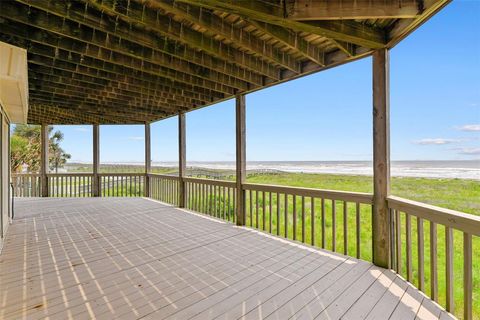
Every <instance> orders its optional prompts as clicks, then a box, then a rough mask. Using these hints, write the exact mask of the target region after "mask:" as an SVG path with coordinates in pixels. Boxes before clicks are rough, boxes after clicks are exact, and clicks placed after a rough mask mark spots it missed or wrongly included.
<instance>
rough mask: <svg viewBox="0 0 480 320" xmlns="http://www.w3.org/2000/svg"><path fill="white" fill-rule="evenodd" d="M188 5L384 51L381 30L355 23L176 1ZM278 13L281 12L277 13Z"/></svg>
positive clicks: (249, 5)
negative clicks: (301, 18) (303, 18)
mask: <svg viewBox="0 0 480 320" xmlns="http://www.w3.org/2000/svg"><path fill="white" fill-rule="evenodd" d="M176 1H178V2H184V3H188V4H191V5H196V6H201V7H205V8H208V9H211V10H220V11H225V12H229V13H232V14H236V15H239V16H242V17H244V18H246V19H253V20H257V21H261V22H265V23H269V24H274V25H277V26H280V27H284V28H289V29H292V30H293V31H296V32H309V33H313V34H316V35H320V36H322V37H325V38H328V39H333V40H340V41H344V42H349V43H353V44H356V45H358V46H363V47H366V48H371V49H379V48H383V47H385V44H386V39H385V34H384V32H383V31H382V30H378V29H374V28H372V27H370V26H367V25H364V24H360V23H357V22H354V21H308V22H300V21H295V20H290V19H287V18H285V17H284V13H283V11H281V10H280V9H278V8H277V7H275V6H272V5H269V4H267V3H265V2H264V1H234V0H224V1H216V0H176ZM279 10H280V11H279Z"/></svg>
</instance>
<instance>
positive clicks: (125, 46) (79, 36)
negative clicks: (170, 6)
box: [0, 1, 263, 87]
mask: <svg viewBox="0 0 480 320" xmlns="http://www.w3.org/2000/svg"><path fill="white" fill-rule="evenodd" d="M26 3H29V2H28V1H26ZM35 3H36V2H35ZM58 6H66V4H65V3H64V2H63V1H60V2H56V8H57V7H58ZM0 7H1V8H2V10H1V11H0V15H1V16H3V17H4V18H6V19H15V20H16V21H17V22H20V23H23V24H25V25H29V26H30V27H31V29H32V28H36V29H41V30H44V31H48V32H49V33H53V34H56V35H60V36H62V37H65V38H66V39H60V40H61V42H60V43H58V44H55V43H52V41H55V40H58V39H57V37H55V38H53V39H49V37H47V35H45V34H43V33H41V34H39V35H34V34H32V39H39V40H41V39H43V41H45V42H47V43H50V44H52V45H57V46H61V45H69V46H70V47H71V48H72V50H73V48H76V49H77V50H91V52H98V51H100V48H102V49H103V50H110V51H115V52H117V53H118V54H122V55H127V56H129V57H131V58H135V59H137V60H145V61H149V62H150V63H155V64H158V65H161V66H164V67H167V68H172V69H175V70H178V71H181V72H184V73H187V74H190V75H193V76H204V77H206V78H208V79H209V80H211V81H221V82H222V83H230V82H233V83H235V82H239V83H240V84H237V85H239V86H240V87H241V84H242V83H243V82H249V83H250V82H251V83H254V84H256V85H261V84H262V83H263V76H261V75H259V74H256V73H254V72H248V71H246V70H242V69H241V68H238V67H235V66H232V64H228V63H225V62H224V61H219V60H218V59H213V58H210V57H206V56H205V54H203V53H198V52H193V51H192V50H186V48H182V47H181V46H179V44H178V43H176V42H174V41H170V40H168V39H166V38H164V37H158V36H155V35H152V34H150V33H145V32H144V33H143V34H142V35H141V36H138V37H136V38H135V39H133V37H132V35H131V33H130V34H129V33H128V32H129V31H131V30H129V29H128V28H127V27H126V26H123V27H121V26H119V27H116V28H115V29H114V30H113V29H112V28H109V27H108V25H109V23H110V24H112V23H113V24H115V23H117V22H116V21H114V20H112V19H110V20H107V19H106V18H101V19H100V18H96V19H94V18H93V17H92V18H91V19H88V20H86V19H82V18H81V17H80V16H79V15H80V14H79V13H75V11H73V10H68V9H65V8H63V9H64V10H68V11H67V12H69V17H72V18H71V20H70V19H64V18H62V17H61V16H60V15H55V14H48V13H47V12H45V11H42V10H41V9H36V8H35V7H33V8H30V7H27V6H22V7H17V6H15V5H14V4H8V3H3V2H0ZM55 12H56V13H57V14H60V12H63V11H62V10H59V9H57V10H56V11H55ZM79 24H80V25H79ZM6 27H8V25H7V26H6ZM16 31H17V33H19V32H22V31H23V30H22V29H18V28H17V30H16ZM29 31H32V30H29ZM23 32H25V31H23ZM74 40H76V41H74ZM85 54H86V52H85ZM230 78H231V80H229V79H230Z"/></svg>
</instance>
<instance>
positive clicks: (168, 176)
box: [148, 173, 180, 180]
mask: <svg viewBox="0 0 480 320" xmlns="http://www.w3.org/2000/svg"><path fill="white" fill-rule="evenodd" d="M148 176H149V177H154V178H155V177H157V178H162V179H170V180H180V177H179V176H171V175H168V174H161V173H149V174H148Z"/></svg>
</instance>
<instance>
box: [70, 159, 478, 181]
mask: <svg viewBox="0 0 480 320" xmlns="http://www.w3.org/2000/svg"><path fill="white" fill-rule="evenodd" d="M82 165H89V164H87V163H69V164H68V165H67V167H74V166H82ZM90 165H91V164H90ZM102 165H103V166H105V165H107V166H108V165H110V166H122V167H129V166H132V167H138V166H143V163H135V162H117V163H102ZM176 166H177V163H176V162H152V167H164V168H175V167H176ZM187 167H188V168H194V169H210V170H221V171H231V170H232V171H233V170H235V162H233V161H205V162H201V161H191V162H188V163H187ZM247 171H279V172H287V173H311V174H339V175H362V176H371V175H372V174H373V169H372V163H371V161H249V162H247ZM391 175H392V176H394V177H416V178H437V179H438V178H440V179H441V178H448V179H469V180H480V161H478V160H434V161H429V160H426V161H392V165H391Z"/></svg>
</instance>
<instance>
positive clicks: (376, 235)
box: [372, 49, 391, 268]
mask: <svg viewBox="0 0 480 320" xmlns="http://www.w3.org/2000/svg"><path fill="white" fill-rule="evenodd" d="M389 195H390V81H389V52H388V49H380V50H377V51H376V52H374V53H373V219H372V223H373V228H372V232H373V263H374V264H376V265H377V266H381V267H384V268H390V267H391V256H390V252H391V247H390V241H391V239H390V237H391V235H390V228H389V226H390V218H389V209H388V204H387V197H388V196H389Z"/></svg>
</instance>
